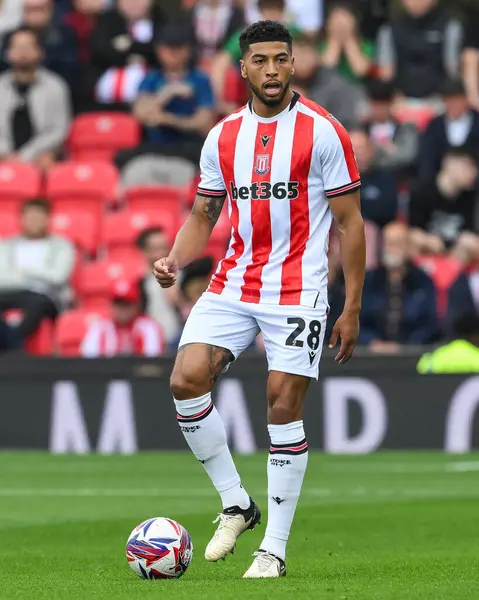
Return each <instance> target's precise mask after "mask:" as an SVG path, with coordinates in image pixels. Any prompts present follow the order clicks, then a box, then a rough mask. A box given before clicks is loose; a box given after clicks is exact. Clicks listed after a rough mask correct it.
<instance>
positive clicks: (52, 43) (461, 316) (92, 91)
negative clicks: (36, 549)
mask: <svg viewBox="0 0 479 600" xmlns="http://www.w3.org/2000/svg"><path fill="white" fill-rule="evenodd" d="M258 19H272V20H278V21H281V22H283V23H284V24H286V25H287V26H288V27H289V28H290V30H291V32H292V33H293V36H294V54H295V57H296V63H295V64H296V74H295V78H294V85H293V87H294V89H295V90H297V91H298V92H300V93H303V94H304V95H306V96H307V97H309V98H310V99H312V100H313V101H315V102H318V103H319V104H321V105H322V106H324V107H325V108H327V109H328V110H330V111H331V112H332V113H333V114H334V115H335V116H336V117H337V118H338V119H339V120H340V121H342V123H343V124H344V125H345V127H346V128H347V129H348V131H349V133H350V135H351V138H352V142H353V145H354V150H355V153H356V157H357V160H358V163H359V168H360V171H361V177H362V181H363V188H362V211H363V216H364V219H365V222H366V233H367V266H368V272H367V277H366V283H365V289H364V298H363V309H362V313H361V335H360V343H361V344H363V345H367V346H369V348H370V349H371V350H372V351H374V352H387V353H394V352H399V351H400V350H401V349H402V348H404V346H406V345H424V344H426V345H427V344H433V343H437V342H440V341H441V340H446V339H447V338H449V337H454V336H456V337H457V335H460V334H459V333H457V331H456V329H457V327H458V326H457V323H458V322H460V324H461V331H462V332H464V331H465V332H466V333H465V334H464V337H467V331H468V330H469V329H471V330H472V329H474V330H475V334H477V330H478V327H477V314H478V307H479V234H478V232H479V229H478V218H479V213H478V210H477V208H478V206H479V203H478V199H477V198H478V190H479V188H478V184H479V178H478V168H479V3H478V5H477V6H476V5H475V2H474V1H472V0H471V1H469V2H468V1H466V0H465V1H463V2H461V1H460V0H449V1H447V0H445V1H443V2H441V1H439V0H397V1H388V0H354V1H352V2H342V1H341V2H337V1H333V0H331V1H330V0H237V1H235V0H196V1H194V0H193V1H191V0H189V1H184V2H183V3H181V2H180V0H116V1H115V0H57V1H54V0H0V71H1V72H0V348H1V349H3V350H12V349H23V350H25V351H27V352H29V353H33V354H39V355H48V354H60V355H65V356H78V355H80V356H85V357H98V356H115V355H125V354H127V355H128V354H131V355H133V354H136V355H144V356H157V355H161V354H163V353H164V352H168V351H169V350H171V349H173V348H174V347H175V344H176V343H177V341H178V339H179V335H180V333H181V329H182V325H183V323H184V321H185V319H186V317H187V316H188V314H189V311H190V310H191V308H192V306H193V305H194V303H195V302H196V301H197V299H198V298H199V297H200V295H201V294H202V293H203V291H204V290H205V289H206V287H207V284H208V280H209V277H210V275H211V273H212V271H213V270H214V268H215V266H216V264H217V262H218V260H219V259H220V258H221V257H222V255H223V254H224V251H225V249H226V247H227V243H228V240H229V231H230V228H229V223H228V217H227V214H223V215H222V216H221V218H220V221H219V223H218V225H217V227H216V228H215V230H214V232H213V235H212V237H211V241H210V243H209V245H208V247H207V248H206V250H205V252H204V256H203V257H202V258H201V259H200V260H198V261H196V262H195V263H193V264H192V265H190V266H189V267H187V268H186V269H184V270H183V271H182V273H181V277H180V282H179V285H177V286H175V287H174V288H172V289H170V290H162V289H161V288H160V287H159V286H158V285H157V284H156V282H155V280H154V279H153V276H152V275H151V266H152V264H153V262H154V261H155V260H156V259H158V258H160V257H162V256H164V255H165V254H167V252H168V249H169V248H170V246H171V244H172V241H173V239H174V236H175V233H176V231H177V230H178V228H179V226H180V224H181V222H182V220H183V219H184V217H185V215H186V214H187V213H188V211H189V209H190V208H191V205H192V202H193V200H194V196H195V189H196V185H197V183H198V159H199V153H200V150H201V146H202V142H203V140H204V138H205V136H206V134H207V132H208V131H209V129H210V128H211V127H212V126H213V125H214V123H215V122H217V121H218V120H219V119H220V118H222V116H224V115H226V114H228V113H229V112H231V111H232V110H235V109H236V108H238V107H239V106H241V105H243V104H244V103H245V102H246V101H247V100H248V90H247V88H246V86H245V84H244V81H243V80H242V79H241V77H240V75H239V59H240V52H239V46H238V39H239V35H240V32H241V31H242V29H243V28H244V27H245V26H246V25H248V24H249V23H251V22H254V21H255V20H258ZM225 213H226V211H225ZM329 287H330V290H329V298H330V305H331V312H330V321H331V323H332V322H334V320H335V319H336V318H337V317H338V316H339V314H340V312H341V310H342V306H343V302H344V279H343V277H342V272H341V267H340V260H339V248H338V242H337V237H336V235H335V232H334V231H332V232H331V240H330V281H329ZM256 346H257V348H258V349H259V350H260V349H261V346H262V343H261V340H260V339H258V341H257V344H256Z"/></svg>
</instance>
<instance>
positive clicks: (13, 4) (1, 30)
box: [0, 0, 23, 44]
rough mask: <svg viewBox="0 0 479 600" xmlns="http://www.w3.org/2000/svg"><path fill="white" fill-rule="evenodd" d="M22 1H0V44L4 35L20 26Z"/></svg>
mask: <svg viewBox="0 0 479 600" xmlns="http://www.w3.org/2000/svg"><path fill="white" fill-rule="evenodd" d="M22 18H23V0H0V44H2V43H3V38H4V36H5V34H7V33H8V32H9V31H12V29H16V28H17V27H19V26H20V25H21V22H22Z"/></svg>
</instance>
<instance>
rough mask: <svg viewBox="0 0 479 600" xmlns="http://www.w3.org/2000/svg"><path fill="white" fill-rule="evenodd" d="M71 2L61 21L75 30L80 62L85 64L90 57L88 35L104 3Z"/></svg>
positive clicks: (73, 0) (90, 1)
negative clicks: (70, 6)
mask: <svg viewBox="0 0 479 600" xmlns="http://www.w3.org/2000/svg"><path fill="white" fill-rule="evenodd" d="M72 4H73V8H72V10H70V11H68V12H67V13H66V14H65V15H64V18H63V22H64V23H65V24H66V25H67V26H68V27H70V28H71V29H72V31H74V32H75V35H76V40H77V44H78V52H79V59H80V62H82V63H83V64H87V63H89V61H90V57H91V47H90V37H91V35H92V32H93V30H94V28H95V25H96V23H97V20H98V16H99V15H100V13H101V12H102V11H103V8H104V4H105V3H104V0H72Z"/></svg>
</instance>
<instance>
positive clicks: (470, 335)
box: [417, 312, 479, 375]
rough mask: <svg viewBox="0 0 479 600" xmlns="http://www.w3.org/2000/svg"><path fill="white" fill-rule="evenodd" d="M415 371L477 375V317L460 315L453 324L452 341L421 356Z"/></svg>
mask: <svg viewBox="0 0 479 600" xmlns="http://www.w3.org/2000/svg"><path fill="white" fill-rule="evenodd" d="M417 371H418V373H421V374H423V375H426V374H428V373H436V374H446V373H479V316H478V314H477V313H476V312H472V313H467V314H464V315H461V316H460V317H459V318H458V319H457V320H456V322H455V323H454V341H452V342H450V343H449V344H446V345H445V346H441V347H440V348H437V349H436V350H434V352H428V353H426V354H424V355H423V356H421V358H420V360H419V362H418V364H417Z"/></svg>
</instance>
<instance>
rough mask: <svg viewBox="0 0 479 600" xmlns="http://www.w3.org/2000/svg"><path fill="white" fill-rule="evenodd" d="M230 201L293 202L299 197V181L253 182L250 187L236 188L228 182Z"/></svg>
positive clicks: (232, 183) (231, 182)
mask: <svg viewBox="0 0 479 600" xmlns="http://www.w3.org/2000/svg"><path fill="white" fill-rule="evenodd" d="M230 193H231V198H232V200H285V199H288V200H295V199H296V198H297V197H298V196H299V181H287V182H286V181H278V183H275V184H274V185H273V184H271V183H270V182H269V181H261V182H259V183H257V182H254V183H252V184H251V185H250V186H246V185H244V186H241V187H239V188H238V187H236V186H235V184H234V182H233V181H230Z"/></svg>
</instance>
